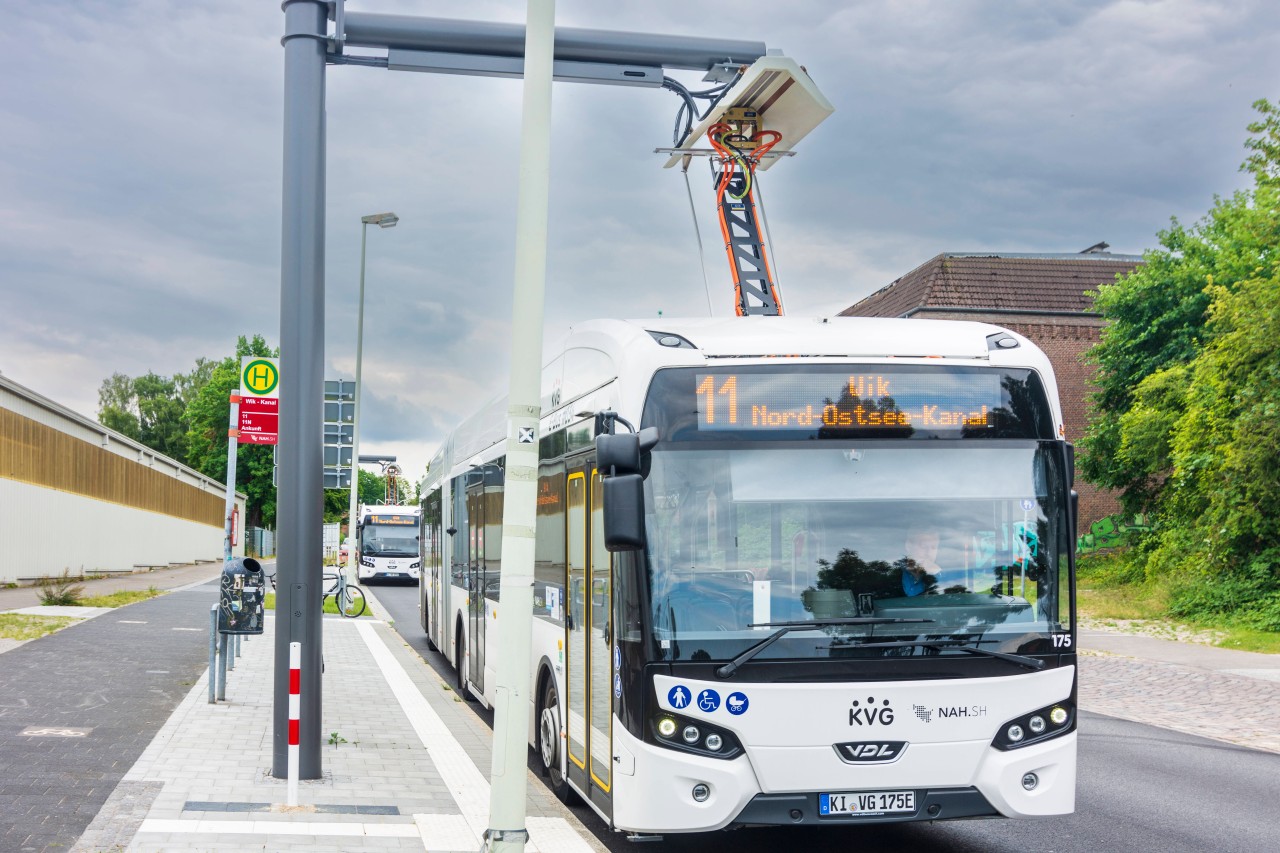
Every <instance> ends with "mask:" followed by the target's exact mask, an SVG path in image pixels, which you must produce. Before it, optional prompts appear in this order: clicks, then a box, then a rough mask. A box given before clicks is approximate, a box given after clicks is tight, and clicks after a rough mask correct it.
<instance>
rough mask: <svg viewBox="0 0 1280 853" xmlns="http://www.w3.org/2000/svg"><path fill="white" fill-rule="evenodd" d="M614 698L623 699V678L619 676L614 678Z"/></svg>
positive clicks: (616, 675)
mask: <svg viewBox="0 0 1280 853" xmlns="http://www.w3.org/2000/svg"><path fill="white" fill-rule="evenodd" d="M613 698H615V699H621V698H622V676H621V675H618V674H615V675H614V676H613Z"/></svg>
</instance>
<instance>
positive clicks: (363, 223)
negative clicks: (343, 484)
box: [347, 213, 400, 580]
mask: <svg viewBox="0 0 1280 853" xmlns="http://www.w3.org/2000/svg"><path fill="white" fill-rule="evenodd" d="M399 221H400V217H398V216H396V215H395V214H394V213H371V214H369V215H368V216H362V217H360V300H359V305H358V307H357V308H356V398H355V406H354V407H353V410H352V413H351V506H350V509H349V514H348V516H347V574H348V575H349V576H350V578H351V579H352V580H354V579H355V576H356V547H355V546H356V543H355V542H354V541H351V540H353V539H354V538H355V535H356V500H357V498H358V497H359V494H360V390H361V388H362V387H363V386H362V385H361V384H360V362H361V359H362V358H363V356H364V259H365V246H366V244H367V243H368V238H369V226H370V225H377V226H378V227H379V228H394V227H395V225H396V223H397V222H399Z"/></svg>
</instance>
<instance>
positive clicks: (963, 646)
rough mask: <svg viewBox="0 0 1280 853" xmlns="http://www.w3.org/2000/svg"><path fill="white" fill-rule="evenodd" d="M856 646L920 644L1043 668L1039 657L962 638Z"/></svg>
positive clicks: (884, 647)
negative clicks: (1012, 652)
mask: <svg viewBox="0 0 1280 853" xmlns="http://www.w3.org/2000/svg"><path fill="white" fill-rule="evenodd" d="M856 646H857V648H860V649H902V648H907V647H909V646H920V647H921V648H925V649H944V648H946V649H958V650H960V651H962V652H968V653H969V654H971V655H985V656H986V657H992V658H999V659H1000V660H1007V661H1009V662H1010V663H1016V664H1020V665H1021V666H1025V667H1027V668H1029V669H1044V667H1045V663H1044V661H1042V660H1040V659H1039V658H1032V657H1027V656H1026V655H1015V654H1010V653H1009V652H997V651H992V650H991V649H983V648H979V647H978V646H971V645H968V644H967V643H966V642H965V641H964V640H893V641H887V642H882V643H857V644H856Z"/></svg>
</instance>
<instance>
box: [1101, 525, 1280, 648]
mask: <svg viewBox="0 0 1280 853" xmlns="http://www.w3.org/2000/svg"><path fill="white" fill-rule="evenodd" d="M1076 568H1077V571H1076V582H1077V591H1076V593H1077V594H1076V612H1077V615H1078V616H1079V617H1080V619H1081V620H1082V621H1090V622H1094V623H1096V625H1097V626H1098V627H1100V628H1103V629H1111V630H1118V631H1122V632H1125V633H1138V634H1144V635H1148V636H1154V637H1160V638H1164V639H1179V640H1182V639H1188V638H1193V637H1194V638H1197V639H1199V640H1201V641H1203V640H1208V641H1209V644H1210V645H1215V646H1220V647H1222V648H1226V649H1238V650H1240V651H1247V652H1264V653H1267V654H1280V633H1275V632H1271V631H1259V630H1257V629H1255V628H1246V627H1242V626H1241V625H1239V624H1238V623H1236V622H1235V621H1234V620H1232V619H1231V618H1229V617H1219V618H1213V619H1210V618H1206V619H1197V620H1194V621H1181V620H1176V619H1173V618H1171V617H1169V616H1168V615H1167V614H1168V611H1169V603H1170V601H1171V598H1172V596H1171V595H1170V592H1169V588H1168V586H1167V585H1166V584H1164V583H1162V582H1160V581H1158V580H1156V581H1152V580H1146V579H1145V578H1144V577H1143V575H1142V573H1141V571H1140V570H1136V571H1135V569H1134V566H1133V564H1132V562H1131V561H1130V560H1129V555H1128V553H1127V552H1126V551H1123V550H1115V551H1109V552H1099V553H1096V554H1089V555H1087V556H1083V557H1080V558H1079V559H1078V561H1077V566H1076Z"/></svg>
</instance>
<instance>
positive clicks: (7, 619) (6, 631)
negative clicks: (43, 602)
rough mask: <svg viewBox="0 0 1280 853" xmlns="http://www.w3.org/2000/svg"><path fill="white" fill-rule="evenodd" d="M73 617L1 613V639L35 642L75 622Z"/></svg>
mask: <svg viewBox="0 0 1280 853" xmlns="http://www.w3.org/2000/svg"><path fill="white" fill-rule="evenodd" d="M79 621H80V620H79V619H76V618H74V617H72V616H27V615H26V614H23V613H0V638H4V639H6V640H34V639H36V638H37V637H43V636H44V635H45V634H52V633H53V632H54V631H57V630H58V629H59V628H65V627H67V626H68V625H70V624H72V623H73V622H79Z"/></svg>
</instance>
